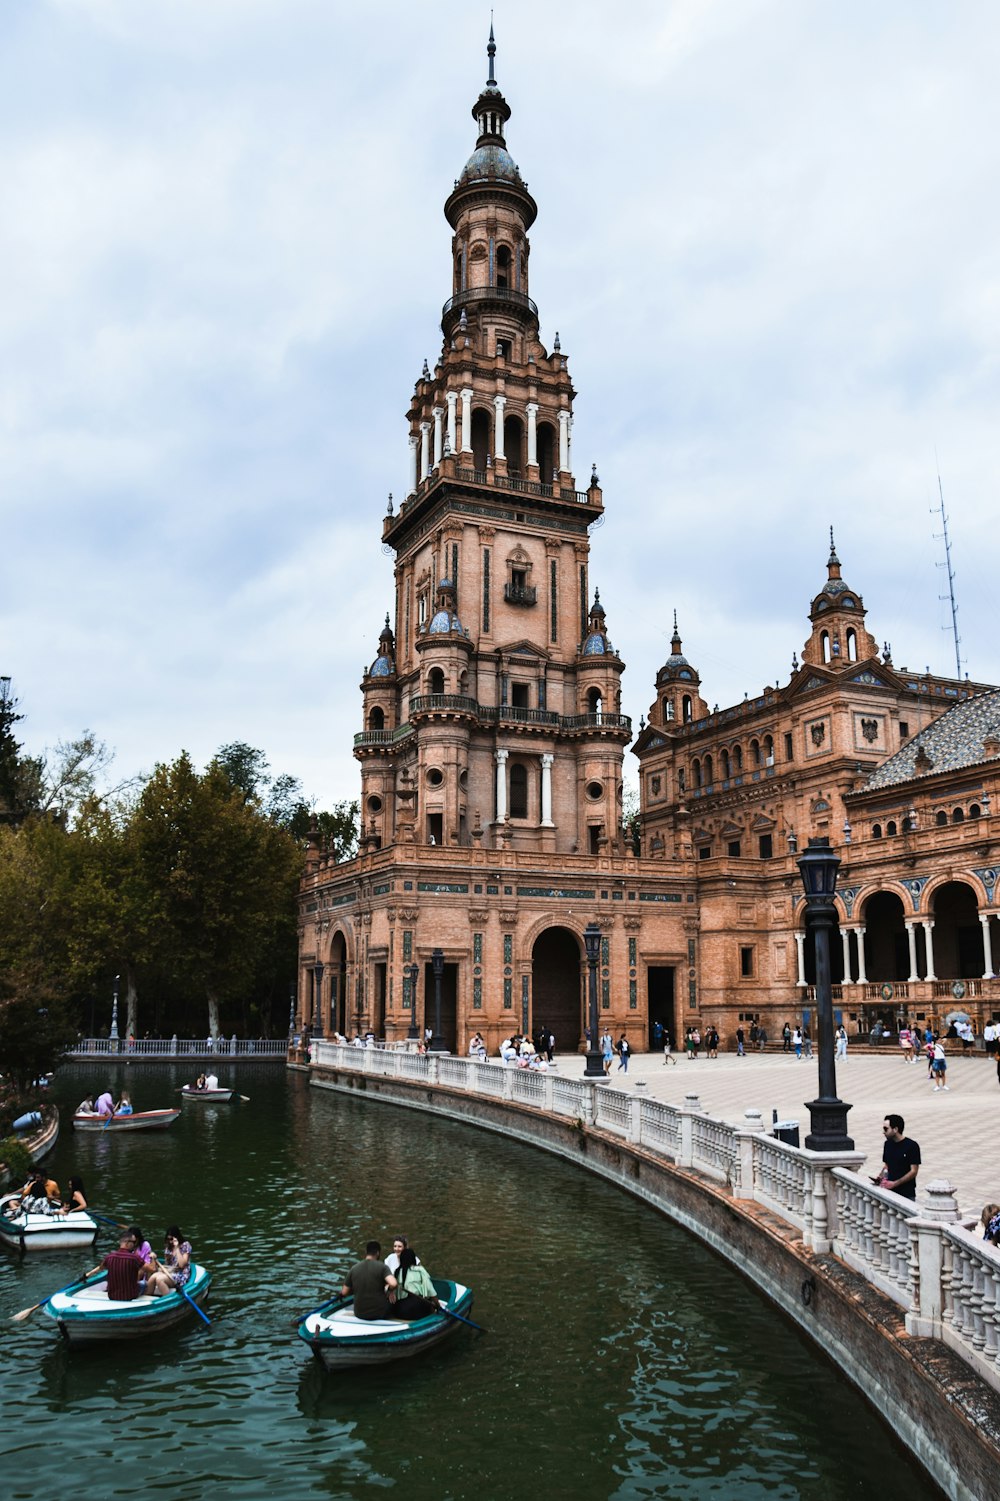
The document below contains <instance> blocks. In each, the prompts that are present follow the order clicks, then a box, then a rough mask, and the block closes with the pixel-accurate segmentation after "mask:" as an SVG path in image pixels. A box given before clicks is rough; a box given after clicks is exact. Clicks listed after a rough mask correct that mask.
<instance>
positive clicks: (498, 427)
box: [493, 396, 507, 459]
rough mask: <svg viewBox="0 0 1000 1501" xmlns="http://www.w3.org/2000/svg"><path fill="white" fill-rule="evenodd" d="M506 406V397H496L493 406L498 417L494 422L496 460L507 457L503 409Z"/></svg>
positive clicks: (494, 453) (494, 455) (494, 452)
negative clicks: (504, 441) (504, 442)
mask: <svg viewBox="0 0 1000 1501" xmlns="http://www.w3.org/2000/svg"><path fill="white" fill-rule="evenodd" d="M506 404H507V398H506V396H494V398H493V405H494V407H495V409H496V417H495V419H494V422H493V457H494V458H495V459H505V458H506V457H507V455H506V453H505V452H504V446H503V409H504V407H505V406H506Z"/></svg>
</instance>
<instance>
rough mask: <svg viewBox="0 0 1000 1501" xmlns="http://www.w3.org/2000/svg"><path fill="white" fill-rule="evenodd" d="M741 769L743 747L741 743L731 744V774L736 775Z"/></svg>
mask: <svg viewBox="0 0 1000 1501" xmlns="http://www.w3.org/2000/svg"><path fill="white" fill-rule="evenodd" d="M742 770H743V747H742V745H734V746H733V776H734V777H738V776H739V775H740V772H741V771H742Z"/></svg>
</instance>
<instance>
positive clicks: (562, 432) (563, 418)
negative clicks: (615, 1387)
mask: <svg viewBox="0 0 1000 1501" xmlns="http://www.w3.org/2000/svg"><path fill="white" fill-rule="evenodd" d="M569 472H570V468H569V413H568V412H560V413H559V473H560V474H569Z"/></svg>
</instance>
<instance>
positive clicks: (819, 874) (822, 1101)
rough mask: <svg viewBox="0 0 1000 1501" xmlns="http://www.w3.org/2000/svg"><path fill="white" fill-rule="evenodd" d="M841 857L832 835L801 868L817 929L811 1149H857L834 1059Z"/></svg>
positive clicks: (814, 846) (814, 843) (810, 851)
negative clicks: (833, 952) (833, 946)
mask: <svg viewBox="0 0 1000 1501" xmlns="http://www.w3.org/2000/svg"><path fill="white" fill-rule="evenodd" d="M839 866H840V856H839V855H838V854H837V852H836V851H835V850H834V849H832V848H831V847H830V841H829V839H810V841H809V844H808V847H807V849H806V851H805V853H804V854H802V855H800V856H799V859H798V867H799V872H800V874H801V876H802V885H803V887H804V888H805V894H806V922H807V925H808V927H809V928H811V930H812V933H813V940H814V943H815V953H816V1013H817V1020H818V1023H819V1096H818V1098H817V1099H815V1100H807V1101H806V1109H807V1110H808V1111H809V1117H810V1124H811V1130H810V1132H809V1135H808V1136H807V1137H806V1146H807V1147H808V1148H809V1150H810V1151H811V1152H853V1151H854V1142H853V1141H852V1140H851V1138H850V1137H849V1136H848V1134H847V1112H848V1111H849V1110H850V1108H851V1107H850V1105H847V1104H845V1103H844V1101H843V1100H841V1099H838V1098H837V1071H836V1067H835V1065H834V1061H833V994H832V992H831V989H830V929H831V928H832V927H833V923H834V919H835V918H836V915H837V909H836V907H835V906H834V902H833V897H834V893H835V891H836V889H837V870H838V868H839Z"/></svg>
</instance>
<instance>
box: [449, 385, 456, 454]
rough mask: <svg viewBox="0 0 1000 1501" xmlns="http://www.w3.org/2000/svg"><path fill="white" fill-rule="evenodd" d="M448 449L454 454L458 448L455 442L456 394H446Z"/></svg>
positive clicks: (453, 392)
mask: <svg viewBox="0 0 1000 1501" xmlns="http://www.w3.org/2000/svg"><path fill="white" fill-rule="evenodd" d="M447 400H448V448H449V450H450V451H451V452H452V453H454V452H455V450H456V449H457V447H458V444H457V443H456V441H455V430H456V429H455V409H456V407H457V406H458V392H457V391H449V392H448V397H447Z"/></svg>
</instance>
